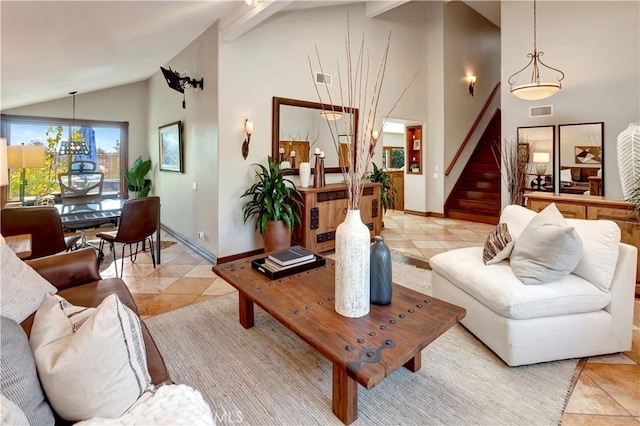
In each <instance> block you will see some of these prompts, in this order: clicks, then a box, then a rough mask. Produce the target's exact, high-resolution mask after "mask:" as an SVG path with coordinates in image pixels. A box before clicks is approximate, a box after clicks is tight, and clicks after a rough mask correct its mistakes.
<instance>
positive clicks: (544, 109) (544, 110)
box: [529, 105, 553, 118]
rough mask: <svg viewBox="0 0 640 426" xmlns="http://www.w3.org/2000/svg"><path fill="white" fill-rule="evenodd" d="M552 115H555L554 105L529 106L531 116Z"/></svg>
mask: <svg viewBox="0 0 640 426" xmlns="http://www.w3.org/2000/svg"><path fill="white" fill-rule="evenodd" d="M552 115H553V105H542V106H535V107H529V118H534V117H551V116H552Z"/></svg>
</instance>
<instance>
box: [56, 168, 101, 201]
mask: <svg viewBox="0 0 640 426" xmlns="http://www.w3.org/2000/svg"><path fill="white" fill-rule="evenodd" d="M58 181H59V183H60V196H61V198H62V204H82V203H95V202H99V201H101V200H102V187H103V186H104V173H102V172H68V173H59V174H58Z"/></svg>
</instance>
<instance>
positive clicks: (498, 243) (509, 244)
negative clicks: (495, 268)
mask: <svg viewBox="0 0 640 426" xmlns="http://www.w3.org/2000/svg"><path fill="white" fill-rule="evenodd" d="M514 244H515V241H514V240H513V238H512V237H511V234H510V233H509V228H508V227H507V224H506V223H499V224H497V225H496V227H495V228H493V230H492V231H491V232H490V233H489V236H488V237H487V241H485V243H484V249H483V250H482V260H483V261H484V264H485V265H492V264H494V263H498V262H502V261H503V260H505V259H506V258H508V257H509V255H510V254H511V250H513V245H514Z"/></svg>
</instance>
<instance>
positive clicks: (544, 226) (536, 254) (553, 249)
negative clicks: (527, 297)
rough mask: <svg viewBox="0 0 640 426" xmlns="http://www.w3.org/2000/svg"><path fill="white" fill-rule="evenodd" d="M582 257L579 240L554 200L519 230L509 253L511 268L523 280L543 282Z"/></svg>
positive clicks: (565, 271)
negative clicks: (520, 231) (518, 235)
mask: <svg viewBox="0 0 640 426" xmlns="http://www.w3.org/2000/svg"><path fill="white" fill-rule="evenodd" d="M581 258H582V240H581V239H580V236H579V235H578V233H577V232H576V230H575V229H574V228H573V227H570V226H568V225H567V221H566V220H565V219H564V217H562V214H560V212H559V211H558V208H557V207H556V205H555V204H553V203H552V204H550V205H549V206H547V207H546V208H545V209H544V210H542V211H541V212H540V213H538V215H536V217H534V218H533V219H531V222H529V224H528V225H527V227H526V228H525V229H524V230H523V231H522V233H521V234H520V237H519V238H518V240H517V241H516V244H515V246H514V247H513V252H512V253H511V269H512V271H513V273H514V274H515V276H516V277H518V279H519V280H520V281H522V282H523V283H524V284H545V283H549V282H552V281H556V280H559V279H560V278H562V277H564V276H565V275H567V274H569V273H571V272H572V271H573V270H574V269H575V267H576V266H577V265H578V263H579V262H580V259H581Z"/></svg>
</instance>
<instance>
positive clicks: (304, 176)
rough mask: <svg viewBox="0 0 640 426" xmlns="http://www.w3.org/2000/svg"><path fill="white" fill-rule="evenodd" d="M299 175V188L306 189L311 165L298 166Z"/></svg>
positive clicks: (306, 163)
mask: <svg viewBox="0 0 640 426" xmlns="http://www.w3.org/2000/svg"><path fill="white" fill-rule="evenodd" d="M298 169H299V173H300V186H301V187H303V188H308V187H309V183H310V182H311V164H309V163H308V162H302V163H300V165H299V166H298Z"/></svg>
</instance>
